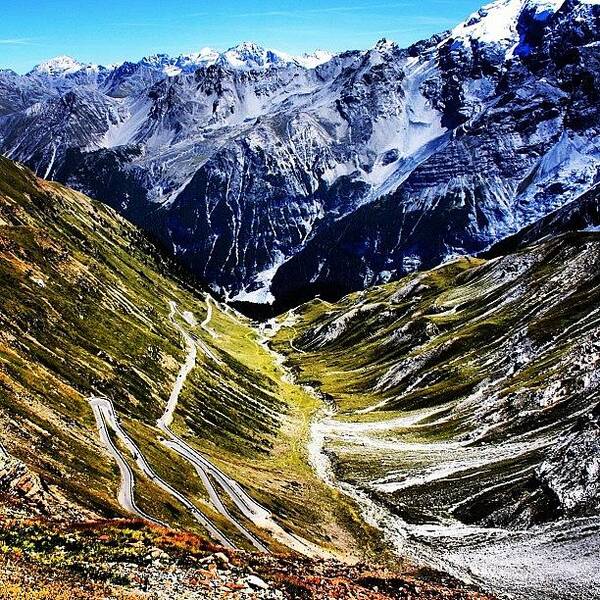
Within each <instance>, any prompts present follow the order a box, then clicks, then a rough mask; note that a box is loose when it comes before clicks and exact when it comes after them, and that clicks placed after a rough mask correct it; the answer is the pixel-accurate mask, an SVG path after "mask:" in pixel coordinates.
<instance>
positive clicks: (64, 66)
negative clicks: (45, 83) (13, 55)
mask: <svg viewBox="0 0 600 600" xmlns="http://www.w3.org/2000/svg"><path fill="white" fill-rule="evenodd" d="M85 68H94V65H85V64H83V63H80V62H79V61H76V60H75V59H74V58H71V57H70V56H57V57H55V58H51V59H50V60H46V61H44V62H41V63H40V64H39V65H37V66H36V67H34V68H33V69H32V71H31V73H35V74H38V75H53V76H59V75H69V74H71V73H77V72H78V71H81V70H82V69H85Z"/></svg>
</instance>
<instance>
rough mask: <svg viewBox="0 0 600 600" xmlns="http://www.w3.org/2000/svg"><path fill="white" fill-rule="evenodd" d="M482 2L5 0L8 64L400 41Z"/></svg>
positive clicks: (3, 36) (3, 55)
mask: <svg viewBox="0 0 600 600" xmlns="http://www.w3.org/2000/svg"><path fill="white" fill-rule="evenodd" d="M479 6H480V1H478V0H403V1H394V0H332V1H329V0H328V1H324V0H296V1H292V0H282V1H280V2H273V1H271V2H269V1H266V0H203V1H202V0H195V1H192V0H162V1H161V0H19V1H17V2H3V6H2V11H1V12H2V14H1V19H0V68H12V69H15V70H16V71H19V72H25V71H27V70H29V69H30V68H31V67H33V66H34V65H35V64H37V63H38V62H40V61H42V60H44V59H47V58H51V57H53V56H56V55H60V54H68V55H70V56H73V57H74V58H77V59H79V60H81V61H86V62H88V61H89V62H97V63H101V64H108V63H113V62H120V61H123V60H125V59H138V58H141V57H142V56H145V55H148V54H153V53H156V52H167V53H169V54H179V53H181V52H192V51H194V50H198V49H200V48H202V47H204V46H211V47H214V48H216V49H227V48H229V47H230V46H233V45H235V44H237V43H239V42H242V41H246V40H251V41H255V42H258V43H260V44H262V45H264V46H267V47H271V48H277V49H279V50H283V51H286V52H291V53H301V52H304V51H308V50H314V49H317V48H322V49H326V50H332V51H339V50H345V49H355V48H368V47H370V46H372V45H373V44H374V43H375V42H376V41H377V40H378V39H380V38H382V37H387V38H389V39H393V40H396V41H397V42H399V43H400V44H401V45H407V44H409V43H411V42H413V41H415V40H419V39H422V38H425V37H428V36H429V35H430V34H432V33H435V32H438V31H442V30H444V29H447V28H449V27H452V26H453V25H455V24H456V23H458V22H459V21H461V20H463V19H464V18H465V17H466V16H467V15H468V14H470V13H471V12H473V11H474V10H476V9H477V8H479Z"/></svg>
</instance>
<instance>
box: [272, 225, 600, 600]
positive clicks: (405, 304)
mask: <svg viewBox="0 0 600 600" xmlns="http://www.w3.org/2000/svg"><path fill="white" fill-rule="evenodd" d="M599 265H600V236H599V234H597V233H593V232H591V233H583V232H580V233H572V234H568V235H566V236H562V237H557V238H552V239H550V240H548V241H546V242H545V243H542V244H538V245H536V246H532V247H527V248H525V249H522V250H520V251H518V252H516V253H515V254H512V255H507V256H504V257H500V258H496V259H493V260H483V259H474V258H462V259H458V260H455V261H453V262H450V263H448V264H445V265H443V266H441V267H438V268H437V269H434V270H431V271H427V272H423V273H421V274H418V275H412V276H410V277H407V278H405V279H403V280H401V281H399V282H398V283H392V284H388V285H385V286H382V287H377V288H373V289H371V290H368V291H366V292H361V293H358V294H353V295H350V296H348V297H346V298H344V299H343V300H342V301H340V302H339V303H338V304H330V303H327V302H325V301H322V300H319V299H317V300H314V301H312V302H311V303H309V304H307V305H305V306H303V307H300V308H299V309H296V310H294V311H292V312H290V313H289V314H288V315H286V316H283V317H280V318H279V319H277V320H276V321H273V322H271V324H270V326H269V329H270V332H271V335H272V336H273V343H274V344H275V347H276V348H277V349H278V350H279V351H280V352H282V353H284V354H286V355H287V357H288V361H289V362H290V364H292V365H293V366H294V368H295V369H296V371H297V377H298V380H299V381H300V382H301V383H305V384H308V385H311V386H313V387H315V388H316V389H317V390H319V391H320V392H321V394H322V395H323V397H324V398H325V400H326V401H327V404H328V406H329V410H328V411H327V412H326V413H324V414H323V415H322V418H321V419H320V421H317V422H316V423H315V425H314V427H313V432H312V435H313V443H312V462H313V464H314V465H315V467H316V469H317V471H318V472H320V473H321V474H322V477H323V478H324V479H326V480H329V481H330V482H331V483H332V484H333V485H336V486H338V487H339V488H340V489H343V490H345V491H346V492H347V493H348V494H350V495H351V496H353V497H354V498H356V499H357V500H358V501H359V502H360V503H361V505H362V507H363V513H364V514H365V516H366V517H367V518H368V520H369V521H370V522H373V523H377V524H378V525H379V526H380V527H381V528H382V530H384V531H385V532H386V535H387V537H388V539H390V540H391V541H392V542H393V543H395V544H396V545H397V547H398V548H399V549H400V550H401V551H402V552H409V553H410V552H416V554H417V555H420V556H421V557H423V556H425V557H428V560H429V561H430V564H434V565H437V566H442V565H443V566H444V567H445V568H447V569H451V570H452V569H455V570H456V572H458V573H462V574H465V573H467V574H469V575H470V576H471V577H473V578H474V579H475V580H477V581H480V582H483V583H484V584H485V585H487V586H489V587H491V588H492V589H494V590H495V591H498V592H500V591H502V592H505V593H510V594H513V595H514V596H517V597H523V598H540V599H541V598H594V597H595V593H596V592H597V589H598V587H597V586H598V584H599V583H600V582H599V580H598V569H597V548H598V544H599V543H600V478H599V473H600V471H599V468H598V467H599V462H598V461H599V457H600V424H599V423H600V412H599V407H600V403H599V400H600V377H599V374H600V362H599V356H600V354H599V349H600V321H599V320H598V306H599V305H600V271H599Z"/></svg>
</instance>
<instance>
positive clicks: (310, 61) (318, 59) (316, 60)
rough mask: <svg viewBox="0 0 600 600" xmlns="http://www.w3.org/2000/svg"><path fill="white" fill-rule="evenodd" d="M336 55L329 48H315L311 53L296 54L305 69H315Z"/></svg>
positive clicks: (297, 60)
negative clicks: (328, 50)
mask: <svg viewBox="0 0 600 600" xmlns="http://www.w3.org/2000/svg"><path fill="white" fill-rule="evenodd" d="M334 56H335V55H334V54H332V53H331V52H327V50H315V51H314V52H312V53H310V54H306V53H305V54H302V55H300V56H295V57H294V59H295V61H296V62H297V63H298V64H299V65H300V66H301V67H304V68H305V69H314V68H316V67H318V66H319V65H322V64H324V63H326V62H329V61H330V60H331V59H332V58H333V57H334Z"/></svg>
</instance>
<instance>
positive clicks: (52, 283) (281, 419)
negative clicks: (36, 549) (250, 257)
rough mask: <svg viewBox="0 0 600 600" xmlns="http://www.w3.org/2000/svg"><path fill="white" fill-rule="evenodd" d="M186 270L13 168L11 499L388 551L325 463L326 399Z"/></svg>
mask: <svg viewBox="0 0 600 600" xmlns="http://www.w3.org/2000/svg"><path fill="white" fill-rule="evenodd" d="M174 272H176V271H174V270H173V266H172V265H170V263H169V262H168V261H166V260H164V259H163V258H161V256H160V255H159V254H158V253H157V251H156V250H155V249H154V248H153V247H152V246H151V245H150V244H149V243H148V242H147V241H146V239H145V238H144V236H143V235H142V234H141V233H140V232H139V231H138V230H137V229H135V228H134V227H133V226H132V225H129V224H128V223H126V222H125V221H124V220H123V219H122V218H120V217H118V216H117V215H116V213H114V212H113V211H112V210H111V209H108V208H107V207H105V206H104V205H102V204H100V203H97V202H94V201H92V200H90V199H89V198H86V197H85V196H83V195H81V194H78V193H76V192H73V191H71V190H68V189H66V188H63V187H61V186H60V185H57V184H52V183H47V182H45V181H42V180H39V179H36V178H35V177H34V176H33V174H32V173H31V172H30V171H28V170H27V169H25V168H22V167H19V166H17V165H15V164H14V163H11V162H10V161H8V160H6V159H0V422H1V424H2V426H1V432H2V433H1V434H0V441H1V443H2V447H1V448H0V449H2V452H1V453H0V458H1V459H2V465H1V467H0V479H1V480H2V482H3V489H4V490H9V491H10V490H12V491H13V492H15V493H16V494H17V496H23V497H25V498H26V499H28V502H30V503H32V506H33V509H32V510H33V512H34V513H35V514H38V515H42V516H43V515H46V516H48V515H50V516H52V515H54V516H55V517H56V516H58V517H60V516H62V517H64V518H67V517H69V518H71V517H74V516H78V515H79V517H81V518H87V517H92V516H117V515H127V514H128V513H133V514H134V515H137V516H141V517H145V518H148V519H151V520H154V521H156V522H160V523H164V524H169V525H171V526H175V527H185V528H188V529H191V530H195V531H197V532H198V533H200V534H201V535H204V536H207V537H208V538H210V539H213V541H215V542H218V543H220V544H222V545H225V546H226V547H240V548H247V549H258V550H266V549H267V548H275V549H276V548H279V549H282V548H285V547H291V548H292V549H295V550H297V551H299V552H301V553H306V554H309V555H315V554H322V553H323V552H325V551H326V549H329V550H331V551H332V552H336V553H339V554H340V555H344V554H346V553H348V554H350V555H355V556H356V555H357V553H358V554H361V553H362V552H363V550H366V552H367V553H369V552H370V551H372V550H373V548H374V547H375V546H376V544H377V542H376V541H375V538H374V536H372V535H371V534H370V533H369V531H368V528H365V527H363V526H362V525H361V523H360V521H359V519H358V517H357V515H356V511H355V509H354V508H353V506H352V504H351V503H349V502H348V501H346V500H344V498H343V497H342V496H341V495H340V494H338V493H336V492H333V491H331V490H330V489H329V488H328V487H327V486H325V485H324V484H323V483H322V482H320V481H319V479H318V478H317V476H316V475H315V474H314V473H313V472H312V470H311V469H310V467H309V466H308V464H307V460H306V450H305V446H306V439H307V437H308V422H309V419H310V418H311V415H312V414H313V412H314V411H315V410H316V406H317V404H318V403H317V401H316V400H315V399H314V398H313V397H312V396H310V395H309V394H307V393H305V392H304V391H303V390H301V389H300V388H298V387H296V386H294V385H291V384H290V383H289V382H288V380H287V378H286V377H285V372H284V371H283V370H282V369H281V368H280V367H279V366H278V365H277V364H276V361H275V358H274V357H273V356H272V355H271V354H270V352H269V351H268V350H267V349H265V347H264V346H263V345H262V344H261V340H260V339H259V337H258V335H257V333H256V332H255V330H253V329H252V328H251V327H250V325H249V323H248V322H247V321H246V320H245V319H243V318H242V317H240V316H239V315H237V314H235V313H234V312H233V311H231V310H229V309H226V308H225V307H223V306H221V305H219V304H217V303H216V302H214V301H212V300H211V299H210V298H209V297H208V296H207V295H206V294H204V293H203V292H201V291H200V290H198V289H195V288H193V287H190V286H188V285H184V284H183V283H182V282H181V281H180V280H178V279H177V278H176V276H174V275H173V273H174ZM240 486H241V487H240ZM4 508H5V510H7V506H6V505H5V507H4ZM357 536H358V537H357ZM359 539H360V541H358V540H359ZM365 539H366V540H371V539H373V540H374V546H371V549H370V550H369V548H368V545H369V544H367V545H366V546H365Z"/></svg>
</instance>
